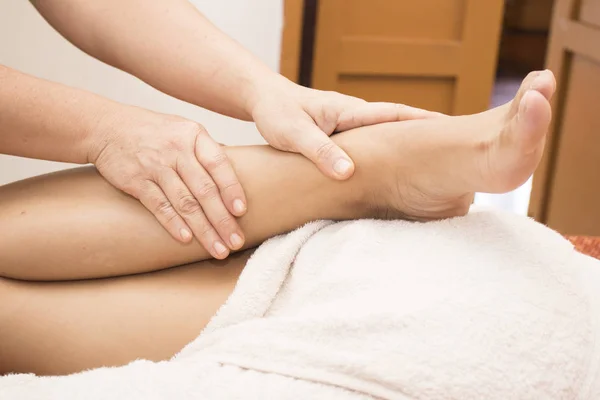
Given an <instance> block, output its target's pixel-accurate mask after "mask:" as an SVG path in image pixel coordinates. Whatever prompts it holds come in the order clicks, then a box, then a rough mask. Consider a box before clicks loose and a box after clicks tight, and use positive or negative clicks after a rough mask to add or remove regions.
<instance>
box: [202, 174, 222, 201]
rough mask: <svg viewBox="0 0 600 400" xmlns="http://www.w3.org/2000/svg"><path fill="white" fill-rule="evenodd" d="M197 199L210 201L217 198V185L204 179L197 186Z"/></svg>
mask: <svg viewBox="0 0 600 400" xmlns="http://www.w3.org/2000/svg"><path fill="white" fill-rule="evenodd" d="M197 192H198V197H199V198H200V199H202V200H205V199H212V198H215V197H216V196H218V190H217V185H216V184H215V183H214V182H213V181H212V180H209V179H206V180H204V181H202V182H201V183H200V185H199V186H198V190H197Z"/></svg>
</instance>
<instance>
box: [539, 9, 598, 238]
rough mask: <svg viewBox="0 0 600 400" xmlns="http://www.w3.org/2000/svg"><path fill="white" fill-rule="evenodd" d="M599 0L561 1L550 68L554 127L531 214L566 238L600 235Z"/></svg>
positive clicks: (554, 24) (554, 25)
mask: <svg viewBox="0 0 600 400" xmlns="http://www.w3.org/2000/svg"><path fill="white" fill-rule="evenodd" d="M599 11H600V0H585V1H582V2H580V1H575V0H557V2H556V4H555V9H554V15H553V20H552V29H551V34H550V42H549V47H548V55H547V66H548V68H549V69H551V70H552V71H553V72H554V73H555V75H556V76H557V81H558V90H557V93H556V95H555V97H554V99H553V104H552V111H553V116H554V121H553V125H552V127H551V129H550V134H549V136H548V141H547V145H546V151H545V153H544V157H543V158H542V162H541V163H540V166H539V168H538V170H537V171H536V173H535V175H534V180H533V190H532V196H531V202H530V210H529V214H530V215H531V216H532V217H534V218H535V219H537V220H538V221H540V222H543V223H547V224H548V225H549V226H550V227H552V228H554V229H556V230H558V231H559V232H561V233H563V234H577V235H600V112H599V110H600V109H599V107H598V105H599V104H600V45H599V43H600V25H599V24H597V22H598V21H600V19H599V18H598V16H599V14H598V12H599Z"/></svg>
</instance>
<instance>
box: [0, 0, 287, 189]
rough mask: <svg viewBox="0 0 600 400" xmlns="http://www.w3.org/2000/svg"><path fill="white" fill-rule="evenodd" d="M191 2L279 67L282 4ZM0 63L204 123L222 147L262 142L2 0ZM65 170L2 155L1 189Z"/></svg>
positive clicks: (20, 1) (15, 1)
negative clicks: (97, 56)
mask: <svg viewBox="0 0 600 400" xmlns="http://www.w3.org/2000/svg"><path fill="white" fill-rule="evenodd" d="M191 2H192V3H193V4H195V5H196V6H197V7H198V8H199V9H200V10H201V11H202V12H203V13H204V14H205V15H206V16H207V17H208V18H209V19H211V20H212V21H213V22H214V23H215V24H216V25H217V26H219V27H220V28H221V29H223V30H224V31H225V32H226V33H228V34H229V35H231V36H233V37H234V38H235V39H237V40H238V41H239V42H241V43H242V44H243V45H244V46H245V47H247V48H248V49H249V50H250V51H252V52H253V53H254V54H256V55H257V56H258V57H260V58H261V59H262V60H263V61H264V62H266V63H267V64H268V65H269V66H270V67H271V68H273V69H275V70H277V69H278V68H279V50H280V42H281V28H282V24H283V4H282V0H261V1H254V0H227V1H219V0H192V1H191ZM0 64H4V65H6V66H9V67H11V68H15V69H18V70H20V71H22V72H25V73H29V74H32V75H35V76H38V77H42V78H46V79H50V80H53V81H57V82H61V83H64V84H67V85H71V86H77V87H80V88H84V89H87V90H90V91H93V92H95V93H98V94H101V95H103V96H106V97H109V98H111V99H114V100H117V101H121V102H124V103H129V104H134V105H137V106H141V107H146V108H149V109H152V110H156V111H160V112H164V113H171V114H178V115H182V116H184V117H187V118H190V119H193V120H196V121H198V122H200V123H201V124H203V125H204V126H205V127H206V128H207V129H208V131H209V132H210V133H211V135H213V137H215V138H216V139H217V140H219V141H221V142H223V143H227V144H255V143H262V138H261V137H260V135H259V134H258V132H257V131H256V129H255V128H254V126H253V125H252V124H250V123H245V122H241V121H236V120H232V119H230V118H227V117H223V116H220V115H217V114H214V113H211V112H209V111H206V110H202V109H200V108H198V107H195V106H192V105H189V104H186V103H183V102H181V101H179V100H176V99H174V98H172V97H169V96H167V95H165V94H162V93H160V92H158V91H157V90H155V89H153V88H151V87H150V86H148V85H146V84H145V83H143V82H141V81H139V80H138V79H136V78H133V77H131V76H129V75H127V74H125V73H123V72H121V71H118V70H116V69H114V68H112V67H109V66H107V65H105V64H102V63H101V62H99V61H96V60H95V59H93V58H91V57H89V56H87V55H85V54H84V53H83V52H81V51H79V50H78V49H76V48H75V47H74V46H72V45H71V44H70V43H68V42H67V41H66V40H65V39H63V38H62V37H61V36H60V35H59V34H58V33H56V32H55V31H54V30H53V29H52V28H51V27H50V26H49V25H48V24H47V23H46V22H45V21H44V20H43V19H42V18H41V17H40V16H39V14H37V12H36V11H35V9H34V8H33V6H31V4H30V3H29V2H28V1H25V0H0ZM0 90H1V88H0ZM65 167H70V165H68V164H60V163H50V162H46V161H38V160H29V159H21V158H17V157H9V156H4V155H0V185H2V184H4V183H7V182H11V181H14V180H18V179H23V178H26V177H29V176H33V175H38V174H42V173H46V172H50V171H53V170H57V169H61V168H65Z"/></svg>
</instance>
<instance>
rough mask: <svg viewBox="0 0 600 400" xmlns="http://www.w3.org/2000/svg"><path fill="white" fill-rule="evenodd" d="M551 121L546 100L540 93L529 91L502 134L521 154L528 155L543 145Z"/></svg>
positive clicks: (535, 90) (549, 109) (548, 104)
mask: <svg viewBox="0 0 600 400" xmlns="http://www.w3.org/2000/svg"><path fill="white" fill-rule="evenodd" d="M551 119H552V110H551V108H550V103H549V102H548V98H547V97H546V96H545V95H544V94H543V93H542V92H541V91H539V90H537V89H530V90H527V91H526V92H525V93H524V94H523V97H522V99H521V101H520V103H519V107H518V110H517V114H516V115H515V116H514V117H513V118H512V119H511V121H510V122H509V124H508V125H507V128H508V130H507V131H505V132H503V134H504V135H506V136H507V139H508V140H509V142H510V144H511V145H513V146H516V147H517V148H518V149H519V152H520V153H521V154H528V153H531V152H534V151H536V150H537V149H538V148H539V147H540V145H541V144H542V143H543V141H544V138H545V136H546V133H547V132H548V127H549V126H550V120H551Z"/></svg>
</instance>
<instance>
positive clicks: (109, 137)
mask: <svg viewBox="0 0 600 400" xmlns="http://www.w3.org/2000/svg"><path fill="white" fill-rule="evenodd" d="M128 108H130V106H126V105H122V104H106V105H105V106H103V107H100V108H99V109H98V110H96V117H95V123H94V124H93V126H92V127H91V129H90V130H89V132H87V134H86V150H87V153H86V157H87V162H88V163H89V164H96V162H97V161H98V158H99V157H100V155H101V154H102V153H103V152H104V150H105V149H106V147H107V146H108V145H109V144H110V143H111V141H113V140H114V137H115V135H117V133H118V132H119V130H122V129H123V128H124V127H123V125H124V124H125V119H124V118H123V115H124V114H126V110H127V109H128ZM117 127H121V129H118V128H117Z"/></svg>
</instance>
